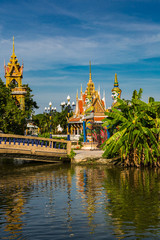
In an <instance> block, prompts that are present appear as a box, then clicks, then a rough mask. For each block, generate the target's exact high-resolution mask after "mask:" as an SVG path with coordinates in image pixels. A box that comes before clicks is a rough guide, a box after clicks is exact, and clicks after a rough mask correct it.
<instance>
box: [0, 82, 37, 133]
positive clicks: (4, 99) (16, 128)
mask: <svg viewBox="0 0 160 240" xmlns="http://www.w3.org/2000/svg"><path fill="white" fill-rule="evenodd" d="M23 86H25V87H26V89H27V94H26V99H25V111H22V110H20V109H19V105H18V103H17V100H16V99H15V98H13V96H12V95H11V89H12V88H14V87H15V86H14V85H13V84H12V85H10V87H9V88H7V87H6V85H5V84H4V83H3V81H2V79H0V129H1V130H2V131H3V132H4V133H14V134H24V130H25V128H26V118H28V116H30V114H31V112H32V111H33V109H34V108H38V107H37V104H36V102H35V101H34V100H33V95H31V92H32V90H31V89H30V88H29V87H28V85H23Z"/></svg>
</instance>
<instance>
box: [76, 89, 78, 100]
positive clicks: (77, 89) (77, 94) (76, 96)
mask: <svg viewBox="0 0 160 240" xmlns="http://www.w3.org/2000/svg"><path fill="white" fill-rule="evenodd" d="M76 99H78V89H77V96H76Z"/></svg>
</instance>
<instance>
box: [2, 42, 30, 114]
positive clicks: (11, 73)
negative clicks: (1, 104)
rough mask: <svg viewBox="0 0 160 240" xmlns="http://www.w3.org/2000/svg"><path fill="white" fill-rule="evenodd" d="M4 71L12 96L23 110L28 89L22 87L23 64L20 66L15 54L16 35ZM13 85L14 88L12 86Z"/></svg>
mask: <svg viewBox="0 0 160 240" xmlns="http://www.w3.org/2000/svg"><path fill="white" fill-rule="evenodd" d="M4 71H5V78H6V87H11V89H12V97H13V98H14V99H15V102H16V104H17V105H18V106H19V108H20V109H21V110H25V95H26V93H27V92H26V89H25V88H24V87H22V78H23V64H22V66H20V64H19V62H18V59H17V57H16V55H15V48H14V37H13V52H12V55H11V58H10V61H9V63H8V65H7V66H6V65H5V62H4ZM12 86H13V88H12Z"/></svg>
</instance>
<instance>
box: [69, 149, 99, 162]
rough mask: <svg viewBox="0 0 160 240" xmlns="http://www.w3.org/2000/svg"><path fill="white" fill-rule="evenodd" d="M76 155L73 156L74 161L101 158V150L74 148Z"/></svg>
mask: <svg viewBox="0 0 160 240" xmlns="http://www.w3.org/2000/svg"><path fill="white" fill-rule="evenodd" d="M74 152H75V153H76V156H75V157H74V162H76V163H79V162H85V161H87V160H89V159H92V160H95V159H102V154H103V151H102V150H74Z"/></svg>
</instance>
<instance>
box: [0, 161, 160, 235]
mask: <svg viewBox="0 0 160 240" xmlns="http://www.w3.org/2000/svg"><path fill="white" fill-rule="evenodd" d="M0 239H25V240H30V239H33V240H36V239H37V240H41V239H46V240H48V239H54V240H58V239H60V240H61V239H76V240H79V239H92V240H93V239H96V240H97V239H98V240H99V239H160V170H157V169H152V170H150V171H149V170H147V169H143V170H139V169H130V170H129V169H120V168H107V167H105V166H91V167H89V166H71V165H62V164H60V165H54V164H41V163H31V162H22V161H18V160H3V159H1V160H0Z"/></svg>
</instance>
